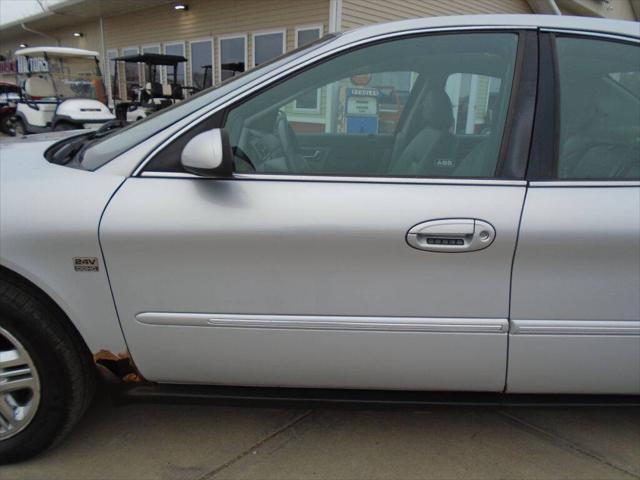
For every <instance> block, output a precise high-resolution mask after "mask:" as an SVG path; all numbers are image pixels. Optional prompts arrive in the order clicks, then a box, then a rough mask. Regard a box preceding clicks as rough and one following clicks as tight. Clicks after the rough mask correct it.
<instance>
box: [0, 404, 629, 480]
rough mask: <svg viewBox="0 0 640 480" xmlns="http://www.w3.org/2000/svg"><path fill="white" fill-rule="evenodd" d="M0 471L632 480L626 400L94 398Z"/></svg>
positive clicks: (46, 475)
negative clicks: (45, 445) (35, 453)
mask: <svg viewBox="0 0 640 480" xmlns="http://www.w3.org/2000/svg"><path fill="white" fill-rule="evenodd" d="M0 478H1V479H12V480H13V479H15V480H18V479H65V480H74V479H82V480H91V479H127V480H129V479H136V480H143V479H185V480H192V479H223V478H224V479H330V478H331V479H403V480H407V479H457V478H464V479H496V478H505V479H506V478H508V479H577V478H580V479H634V478H635V479H640V409H639V408H633V407H517V408H516V407H511V408H497V407H433V408H426V407H425V408H423V407H421V408H419V409H410V408H405V409H398V408H394V409H375V410H370V409H364V408H362V407H358V408H342V409H338V408H312V409H307V408H267V407H263V406H257V407H252V408H249V407H241V406H218V405H185V404H180V405H165V404H117V403H114V402H113V401H112V400H111V398H110V396H109V395H107V394H105V392H100V394H99V395H97V398H96V400H95V401H94V404H93V405H92V407H91V409H90V410H89V412H88V414H87V415H86V417H85V418H84V419H83V421H82V422H81V423H80V424H79V425H78V426H77V427H76V428H75V430H74V431H73V432H72V433H71V435H70V436H69V437H68V438H67V439H65V440H64V441H63V442H62V443H61V444H60V445H58V446H57V447H55V448H53V449H51V450H49V451H47V452H45V453H44V454H42V455H40V456H39V457H37V458H35V459H32V460H30V461H27V462H24V463H20V464H16V465H9V466H4V467H0Z"/></svg>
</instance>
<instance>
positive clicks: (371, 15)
mask: <svg viewBox="0 0 640 480" xmlns="http://www.w3.org/2000/svg"><path fill="white" fill-rule="evenodd" d="M342 5H343V7H342V30H347V29H350V28H355V27H360V26H362V25H369V24H372V23H381V22H388V21H392V20H400V19H405V18H418V17H433V16H439V15H462V14H479V13H531V9H530V8H529V5H528V4H527V2H526V1H525V0H342Z"/></svg>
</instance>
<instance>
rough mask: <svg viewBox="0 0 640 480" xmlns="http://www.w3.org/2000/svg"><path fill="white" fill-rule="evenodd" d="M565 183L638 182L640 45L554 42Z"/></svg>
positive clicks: (580, 40)
mask: <svg viewBox="0 0 640 480" xmlns="http://www.w3.org/2000/svg"><path fill="white" fill-rule="evenodd" d="M556 54H557V58H558V69H559V71H558V80H559V82H560V138H559V149H558V150H559V154H558V164H557V172H556V174H557V177H558V178H561V179H601V180H608V179H636V178H640V46H638V45H633V44H628V43H622V42H614V41H607V40H594V39H586V38H579V37H559V38H557V39H556Z"/></svg>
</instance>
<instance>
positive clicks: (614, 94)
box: [507, 32, 640, 394]
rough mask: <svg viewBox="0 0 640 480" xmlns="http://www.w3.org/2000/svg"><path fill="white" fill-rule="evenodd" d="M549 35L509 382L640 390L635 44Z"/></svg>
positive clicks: (529, 386) (527, 388)
mask: <svg viewBox="0 0 640 480" xmlns="http://www.w3.org/2000/svg"><path fill="white" fill-rule="evenodd" d="M542 45H543V47H544V48H542V49H541V58H542V62H541V72H540V74H541V78H542V79H543V80H542V82H543V83H542V84H543V85H548V86H549V87H548V88H545V89H544V91H542V92H541V93H540V96H539V103H538V107H537V109H536V112H537V113H536V126H535V134H534V136H535V139H534V146H533V154H532V159H531V165H530V177H531V180H532V181H531V184H530V187H531V188H530V189H529V192H528V193H527V199H526V202H525V206H524V211H523V217H522V226H521V231H520V238H519V241H518V249H517V253H516V256H515V263H514V270H513V291H512V328H511V333H510V342H509V375H508V382H507V391H510V392H557V393H635V394H637V393H640V293H639V292H640V181H639V180H640V143H639V141H638V140H639V139H640V46H639V45H638V41H637V39H636V40H633V39H628V38H621V37H614V36H609V37H603V36H601V35H588V34H584V35H576V34H566V33H561V32H558V33H552V32H549V33H545V34H544V36H543V38H542ZM554 59H555V61H554ZM558 83H559V85H558ZM554 84H555V85H557V87H556V88H555V89H554V88H553V87H552V86H553V85H554ZM556 92H557V93H558V94H559V97H557V96H556ZM555 112H557V115H556V113H555ZM550 140H551V141H550Z"/></svg>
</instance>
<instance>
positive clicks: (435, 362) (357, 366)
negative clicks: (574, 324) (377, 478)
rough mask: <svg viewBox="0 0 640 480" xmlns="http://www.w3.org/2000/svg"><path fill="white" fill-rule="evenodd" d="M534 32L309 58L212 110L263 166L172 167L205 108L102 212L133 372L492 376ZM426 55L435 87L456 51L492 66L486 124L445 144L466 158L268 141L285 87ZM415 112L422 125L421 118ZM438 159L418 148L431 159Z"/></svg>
mask: <svg viewBox="0 0 640 480" xmlns="http://www.w3.org/2000/svg"><path fill="white" fill-rule="evenodd" d="M536 49H537V41H536V34H535V32H518V31H509V30H506V29H505V30H504V31H498V32H495V31H494V32H492V31H482V32H469V31H461V32H456V31H452V32H446V33H439V34H433V35H427V34H424V35H405V36H400V35H396V36H394V37H392V38H390V39H384V40H380V39H376V40H375V41H372V42H371V44H366V45H361V46H358V47H357V48H353V49H350V50H348V51H346V52H341V53H340V54H336V55H335V56H333V57H331V58H330V59H324V60H323V61H318V63H317V64H316V65H313V66H311V67H307V68H306V69H305V70H304V71H302V72H297V73H295V74H292V75H291V76H290V77H288V78H287V79H286V80H284V81H282V82H279V83H278V84H277V85H275V86H265V87H263V88H261V89H257V90H256V91H254V93H253V95H252V96H250V97H248V98H242V99H240V100H238V101H237V102H236V103H235V104H233V105H231V106H230V107H229V108H228V109H226V110H225V111H222V112H218V113H217V114H216V115H214V116H212V117H210V118H209V119H207V120H206V122H209V124H208V125H209V126H218V127H224V128H225V129H226V130H227V131H228V133H229V137H230V139H231V142H232V145H233V146H234V147H235V148H236V152H237V153H238V151H239V150H241V149H242V150H244V154H243V158H244V159H245V160H243V162H244V163H247V159H248V160H249V161H251V163H253V164H254V168H256V170H258V169H260V171H256V172H251V173H236V174H235V175H234V176H233V177H232V178H225V179H208V178H201V177H196V176H194V175H191V174H188V173H185V172H176V170H178V169H179V163H178V162H179V152H180V151H181V145H184V143H185V142H186V140H187V139H188V137H189V136H190V135H191V136H193V134H194V133H195V132H197V131H198V129H202V128H204V127H203V125H205V126H206V125H207V124H206V123H203V124H201V125H200V126H199V127H195V128H194V130H193V131H191V132H188V133H185V134H183V136H182V137H178V138H176V140H175V141H174V143H173V144H170V145H169V146H168V147H166V148H165V150H163V151H162V152H160V153H159V154H158V155H157V157H155V158H153V159H151V160H150V161H149V163H147V164H146V166H145V167H144V169H143V171H142V173H141V174H140V175H139V176H136V177H134V178H130V179H129V180H127V181H126V182H125V183H124V185H123V186H122V187H121V188H120V190H119V191H118V192H117V194H116V195H115V197H114V198H113V200H112V201H111V203H110V204H109V206H108V208H107V210H106V212H105V214H104V217H103V219H102V223H101V226H100V239H101V244H102V247H103V251H104V255H105V261H106V266H107V269H108V272H109V276H110V279H111V283H112V287H113V294H114V298H115V302H116V305H117V308H118V313H119V316H120V320H121V323H122V327H123V330H124V334H125V337H126V339H127V344H128V346H129V349H130V351H131V354H132V356H133V359H134V361H135V363H136V366H137V367H138V368H139V369H140V371H141V373H142V374H143V375H144V376H145V377H146V378H147V379H149V380H153V381H158V382H180V383H185V382H186V383H210V384H233V385H266V386H303V387H347V388H349V387H351V388H398V389H430V390H484V391H502V390H503V388H504V383H505V375H506V358H507V340H508V337H507V331H508V315H509V286H510V278H511V277H510V274H511V263H512V258H513V255H514V249H515V244H516V238H517V231H518V223H519V220H520V213H521V209H522V205H523V201H524V197H525V190H526V184H525V182H524V180H523V175H524V169H525V164H524V162H526V154H527V152H528V148H529V147H528V139H529V137H530V128H531V123H532V118H533V106H534V103H533V102H534V99H535V91H536V78H537V71H536V70H537V61H536V59H537V52H536ZM399 52H402V55H400V54H399ZM427 53H428V55H427ZM418 60H420V61H423V62H424V63H425V64H428V65H429V67H428V68H427V67H425V68H424V70H423V71H427V72H430V73H431V74H432V75H433V73H434V72H435V71H436V70H437V69H440V74H439V75H438V76H435V75H433V76H431V77H430V78H431V82H432V87H431V88H432V89H437V88H440V89H441V90H440V95H441V98H444V97H442V95H443V94H444V81H445V79H446V78H447V74H448V73H450V72H455V71H458V72H459V71H461V70H460V69H459V68H458V69H456V67H458V66H459V65H460V64H462V63H466V64H467V65H471V63H470V62H472V63H473V64H475V65H477V67H478V68H482V69H487V68H489V69H491V70H492V74H494V75H500V76H501V78H502V86H501V89H500V90H499V91H498V92H494V94H496V95H498V96H499V97H500V98H499V100H498V104H499V105H500V108H499V109H498V110H497V111H496V112H494V113H495V114H494V116H493V118H494V120H495V122H494V123H493V127H492V128H491V129H488V130H487V131H486V132H485V133H486V139H485V140H484V141H483V142H482V144H481V145H480V146H479V148H478V149H475V150H474V152H472V153H471V154H469V155H465V156H464V158H448V159H447V161H449V163H451V162H453V163H455V164H456V165H459V166H460V170H458V171H459V172H461V173H456V172H455V171H454V170H453V169H448V170H446V173H445V174H443V175H442V176H440V177H435V176H433V175H431V174H430V175H425V174H420V173H419V171H418V170H417V169H418V167H417V166H415V165H414V166H412V167H411V171H409V170H406V171H402V172H400V173H399V174H396V175H395V176H391V175H389V174H386V173H383V174H381V173H380V172H379V171H378V170H374V169H373V167H372V171H358V172H351V173H350V172H349V171H345V172H344V173H341V174H338V175H337V174H335V172H318V171H316V172H313V173H310V172H308V171H298V170H296V164H295V163H294V164H293V166H292V165H291V162H287V161H281V162H280V161H279V160H278V158H277V157H278V155H280V154H281V150H282V149H280V147H279V146H278V145H277V143H278V142H276V141H274V137H273V135H272V133H273V130H274V125H273V124H272V123H269V122H270V119H274V118H275V112H276V111H278V112H280V113H279V117H281V116H282V115H283V112H286V111H287V108H288V107H287V106H286V104H287V102H289V101H291V100H290V99H291V98H293V97H294V95H293V94H291V95H290V94H289V92H300V91H303V90H304V89H305V88H307V87H308V88H318V87H319V86H324V88H325V89H326V90H327V91H333V92H335V93H336V94H337V95H338V97H337V98H339V96H340V94H341V92H344V90H345V89H346V88H350V86H351V85H350V83H349V82H351V81H352V79H351V77H352V75H353V74H355V73H356V72H358V73H360V74H362V73H365V74H368V73H371V74H374V73H385V74H388V75H391V76H394V75H400V74H403V75H404V73H403V72H405V71H406V68H407V65H414V64H415V62H417V61H418ZM394 62H395V63H394ZM391 63H394V65H393V66H389V67H388V71H384V69H385V68H387V67H386V66H385V64H391ZM403 78H404V77H403ZM318 79H320V80H318ZM318 81H324V83H323V84H321V85H320V84H318V83H317V82H318ZM438 81H440V82H441V83H438ZM478 88H481V87H478ZM483 88H485V89H484V90H482V92H484V93H486V94H487V95H488V91H489V90H488V89H489V87H488V86H485V87H483ZM478 92H480V90H479V91H478ZM478 92H475V91H474V94H476V93H478ZM466 94H469V91H467V93H466ZM329 97H331V95H326V97H323V98H326V103H325V104H324V106H323V107H322V108H323V110H322V111H323V114H324V112H325V111H326V112H327V115H330V109H331V108H333V107H331V106H330V105H334V106H335V105H336V103H332V102H333V100H331V99H330V98H329ZM333 98H334V99H335V98H336V97H333ZM416 98H419V96H416ZM444 101H445V103H446V99H444ZM338 105H339V103H338ZM413 108H417V105H414V107H413ZM420 108H423V107H422V105H421V106H420ZM424 108H427V107H424ZM428 108H431V107H428ZM428 108H427V109H428ZM324 109H326V110H324ZM516 112H517V113H516ZM432 113H433V112H426V114H428V116H433V115H432ZM451 113H452V112H449V114H451ZM455 113H456V112H453V114H455ZM285 114H286V113H285ZM426 114H425V115H426ZM468 115H475V116H477V117H478V118H479V119H480V120H482V119H483V118H484V116H486V115H488V113H487V110H486V109H485V110H483V109H482V108H481V107H478V108H477V109H475V110H473V111H472V112H471V113H469V114H468ZM327 118H328V117H327ZM416 118H417V121H418V122H419V123H418V124H417V127H419V128H418V130H420V131H422V129H424V128H427V127H428V125H426V124H423V123H422V120H421V118H422V117H420V118H418V117H416ZM425 118H426V117H425ZM474 118H475V117H470V121H474ZM334 120H335V121H336V122H339V121H340V116H339V115H337V116H336V117H335V119H334ZM332 121H333V120H332ZM446 127H447V126H446V125H445V128H444V129H442V130H441V131H439V132H438V134H437V135H431V134H430V135H427V136H426V138H427V139H426V140H424V141H425V142H428V141H429V139H432V138H443V137H442V136H446V135H448V133H449V132H448V129H447V128H446ZM260 128H262V130H260ZM428 128H431V127H428ZM328 130H330V129H328ZM330 133H331V134H337V133H340V132H339V131H330ZM427 133H429V132H427ZM416 138H418V140H415V142H418V141H422V140H420V139H421V138H422V137H416ZM247 139H249V140H247ZM254 140H255V141H254ZM281 140H282V139H281ZM327 141H328V140H327ZM243 142H244V143H243ZM412 142H414V141H412ZM415 142H414V143H411V142H409V144H408V145H407V147H406V148H398V149H399V150H400V151H401V153H402V152H405V151H409V152H411V151H413V150H412V148H413V149H414V150H415V148H414V147H415ZM432 147H433V145H426V147H425V151H429V152H431V151H433V148H432ZM445 147H446V145H445ZM269 148H271V149H272V150H269ZM335 148H336V149H337V148H340V147H339V145H336V146H335ZM407 149H408V150H407ZM254 150H255V151H254ZM449 151H450V152H454V149H450V150H449ZM259 154H264V156H260V155H259ZM449 155H455V153H449ZM285 160H286V159H285ZM396 160H397V159H394V158H391V159H390V161H392V162H393V161H396ZM427 160H428V161H427ZM441 160H442V158H440V157H439V156H438V157H429V158H428V159H427V158H422V159H421V161H422V163H424V162H425V161H427V163H428V164H429V165H428V167H429V168H428V169H427V170H425V171H431V168H430V166H432V165H436V164H437V163H438V162H439V161H441ZM172 162H173V163H172ZM375 163H376V164H377V162H375ZM467 164H471V167H473V168H471V169H469V165H467ZM276 165H279V166H278V167H276ZM283 165H284V166H285V167H284V168H286V171H284V172H282V171H280V169H281V168H282V166H283ZM269 168H272V170H271V171H270V170H269ZM375 168H377V166H376V167H375ZM345 170H347V169H345ZM469 171H478V172H480V173H477V174H474V175H470V174H468V173H465V172H469ZM416 172H417V173H416Z"/></svg>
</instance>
